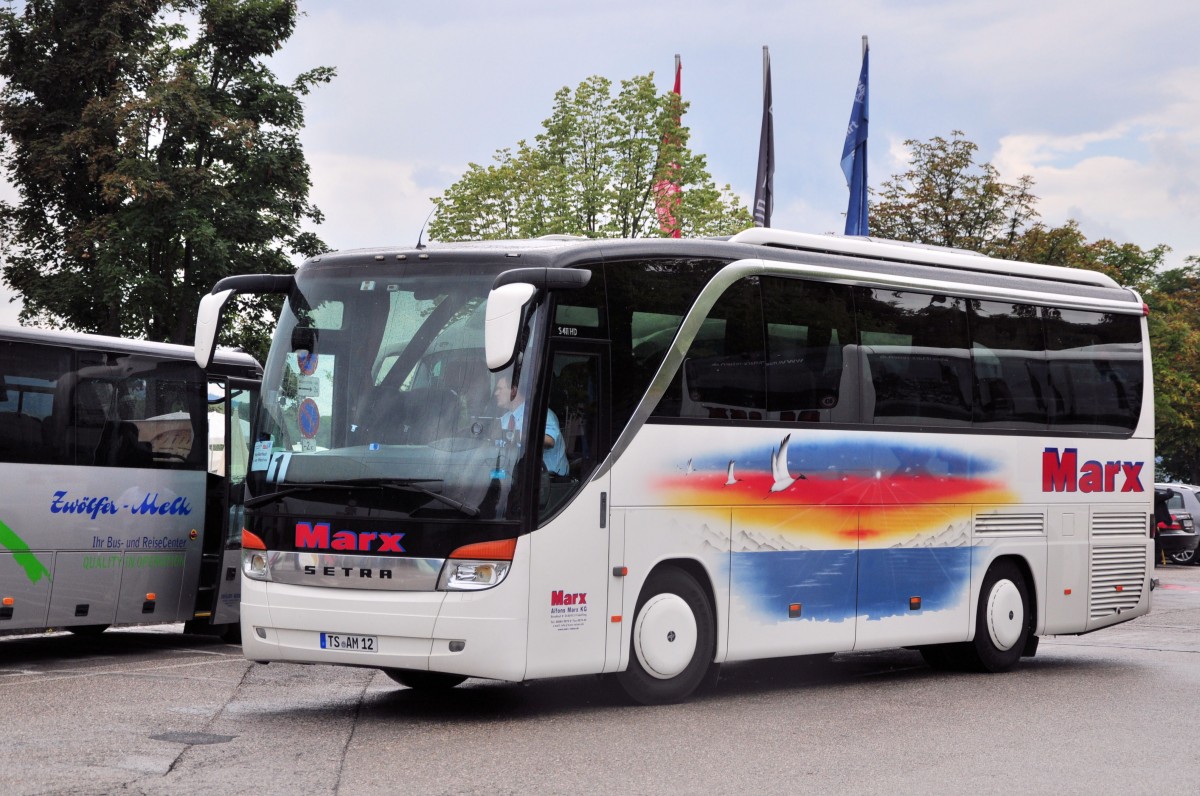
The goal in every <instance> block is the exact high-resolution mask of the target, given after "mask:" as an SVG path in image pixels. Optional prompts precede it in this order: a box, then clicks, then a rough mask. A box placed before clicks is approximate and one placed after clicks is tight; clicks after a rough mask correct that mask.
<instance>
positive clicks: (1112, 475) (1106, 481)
mask: <svg viewBox="0 0 1200 796" xmlns="http://www.w3.org/2000/svg"><path fill="white" fill-rule="evenodd" d="M1144 466H1145V462H1122V461H1107V462H1101V461H1098V460H1095V459H1092V460H1089V461H1086V462H1084V463H1083V465H1082V466H1081V465H1080V464H1079V450H1078V449H1077V448H1066V449H1064V450H1063V451H1062V452H1061V453H1060V452H1059V450H1058V448H1046V449H1045V450H1044V451H1043V452H1042V491H1043V492H1076V491H1079V492H1086V493H1093V492H1116V491H1118V490H1117V476H1118V475H1120V476H1122V478H1123V479H1124V481H1123V483H1122V484H1121V487H1120V491H1121V492H1142V491H1143V490H1144V487H1143V486H1142V467H1144Z"/></svg>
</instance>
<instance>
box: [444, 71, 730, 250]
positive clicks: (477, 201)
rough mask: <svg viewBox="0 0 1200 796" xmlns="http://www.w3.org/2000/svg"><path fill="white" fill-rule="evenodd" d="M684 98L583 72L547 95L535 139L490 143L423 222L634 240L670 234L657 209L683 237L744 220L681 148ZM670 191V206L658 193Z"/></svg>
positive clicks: (465, 230)
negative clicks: (482, 158) (548, 103)
mask: <svg viewBox="0 0 1200 796" xmlns="http://www.w3.org/2000/svg"><path fill="white" fill-rule="evenodd" d="M685 111H686V104H685V103H682V102H680V100H679V97H678V96H677V95H676V94H674V93H671V92H667V93H665V94H661V95H660V94H657V93H656V91H655V88H654V76H653V74H650V75H645V76H639V77H635V78H633V79H632V80H624V81H622V82H621V88H620V91H619V92H617V94H616V96H615V97H614V96H613V94H612V83H611V81H609V80H607V79H605V78H603V77H598V76H595V77H590V78H588V79H587V80H585V81H583V82H582V83H580V84H579V86H578V87H576V89H575V90H574V91H573V92H572V91H571V90H570V89H569V88H566V87H564V88H562V89H560V90H559V91H558V92H557V93H556V94H555V95H554V102H553V106H552V109H551V113H550V117H549V118H548V119H546V120H545V121H544V122H543V123H542V126H543V130H542V132H541V133H539V134H538V135H537V136H535V138H534V142H533V144H529V143H528V142H526V141H520V142H518V143H517V145H516V148H515V151H514V149H512V148H504V149H500V150H497V152H496V154H495V155H494V157H493V160H494V161H495V162H494V163H493V164H492V165H490V166H486V167H484V166H480V165H478V164H476V163H472V164H470V165H469V167H468V169H467V171H466V173H465V174H464V175H463V176H462V177H461V178H460V179H459V181H458V182H456V183H455V184H454V185H452V186H451V187H450V188H449V189H448V190H447V191H446V192H445V194H444V195H442V196H441V197H439V198H436V199H434V200H433V201H434V204H435V205H436V206H437V212H436V215H435V217H434V220H433V221H432V222H431V223H430V225H429V234H430V237H432V238H434V239H437V240H443V241H448V240H473V239H486V238H523V237H537V236H539V235H548V234H573V235H586V236H588V237H593V238H614V237H619V238H637V237H648V236H661V235H668V234H670V231H669V230H670V227H671V225H670V224H668V225H667V226H668V230H667V231H664V230H663V229H662V227H663V224H661V223H660V218H659V215H658V213H657V212H656V207H660V206H661V207H663V208H664V209H666V210H667V211H668V212H669V214H670V215H672V216H673V217H674V218H675V219H676V224H675V226H677V227H678V228H679V229H680V231H681V233H682V234H683V235H684V236H702V235H724V234H732V233H734V232H738V231H740V230H742V229H745V228H746V227H749V226H751V224H752V223H753V222H752V219H751V217H750V214H749V212H748V210H747V209H746V208H745V207H743V206H741V204H740V202H739V200H738V198H737V197H736V196H734V195H733V193H732V191H731V190H730V188H729V186H728V185H726V186H724V187H723V188H718V187H717V186H715V185H714V184H713V181H712V177H711V176H710V175H709V173H708V171H707V165H706V162H705V159H704V157H703V156H702V155H696V154H694V153H692V152H691V151H690V150H689V149H688V147H687V140H688V129H687V128H686V127H684V126H682V125H681V124H680V122H679V120H680V119H681V118H682V115H683V114H684V112H685ZM666 186H678V187H679V189H680V190H679V192H678V193H674V192H673V191H670V190H669V189H668V191H667V193H668V194H669V196H668V201H670V199H671V198H673V199H675V200H677V201H676V202H673V203H671V204H670V205H667V204H665V203H664V202H663V200H662V198H661V197H662V195H663V194H664V187H666Z"/></svg>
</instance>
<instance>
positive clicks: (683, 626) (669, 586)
mask: <svg viewBox="0 0 1200 796" xmlns="http://www.w3.org/2000/svg"><path fill="white" fill-rule="evenodd" d="M715 652H716V629H715V622H714V621H713V609H712V606H711V605H710V604H709V601H708V596H707V595H706V594H705V593H704V589H702V588H701V587H700V584H699V583H697V582H696V579H695V578H693V577H692V576H691V575H689V574H688V573H686V572H684V571H683V570H681V569H677V568H675V567H664V568H662V569H659V570H657V571H656V572H654V573H652V574H651V575H650V577H649V578H648V579H647V580H646V585H645V586H644V587H643V588H642V593H641V596H640V597H639V598H638V602H637V610H636V612H635V614H634V624H633V633H632V636H631V638H630V654H629V667H628V668H627V669H626V670H625V671H624V672H621V673H620V674H618V675H617V680H618V682H620V684H621V687H622V688H624V689H625V693H627V694H628V695H629V696H630V697H631V698H632V699H633V700H635V701H636V702H640V703H642V704H643V705H664V704H670V703H672V702H680V701H682V700H684V699H686V698H687V697H688V696H690V695H691V694H692V692H693V691H695V690H696V687H697V686H699V685H700V683H701V682H702V681H703V680H704V678H705V676H706V675H707V674H708V672H709V667H710V666H711V664H712V662H713V657H714V655H715Z"/></svg>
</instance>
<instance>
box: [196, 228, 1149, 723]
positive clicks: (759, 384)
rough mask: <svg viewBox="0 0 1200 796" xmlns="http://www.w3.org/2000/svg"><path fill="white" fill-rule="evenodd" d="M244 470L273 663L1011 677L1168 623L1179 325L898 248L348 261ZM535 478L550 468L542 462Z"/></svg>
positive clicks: (309, 326)
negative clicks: (1162, 486) (915, 657)
mask: <svg viewBox="0 0 1200 796" xmlns="http://www.w3.org/2000/svg"><path fill="white" fill-rule="evenodd" d="M235 292H281V293H286V295H287V301H286V304H285V306H284V309H283V312H282V315H281V317H280V319H279V325H278V329H277V331H276V335H275V339H274V343H273V345H272V348H271V353H270V357H269V360H268V362H267V365H266V368H265V374H264V385H263V386H264V391H263V401H262V403H261V410H260V412H259V414H258V416H257V419H256V420H255V423H254V426H253V431H252V433H253V437H254V442H253V453H252V456H251V462H250V472H249V474H248V478H247V489H248V495H249V497H248V500H247V523H246V529H247V531H246V533H245V544H244V546H245V548H246V549H245V550H244V558H243V563H244V568H243V573H244V581H243V586H242V615H241V616H242V635H243V646H244V651H245V655H246V656H247V658H249V659H251V660H254V661H297V662H305V663H327V664H345V665H351V666H368V667H377V668H380V669H382V670H384V671H385V672H387V673H388V674H389V675H390V676H391V677H392V678H393V679H395V680H396V681H398V682H400V683H402V684H405V685H409V686H413V687H426V688H436V687H448V686H453V685H456V684H457V683H459V682H461V681H462V680H463V679H465V678H466V677H482V678H494V679H501V680H511V681H520V680H531V679H536V678H544V677H556V676H563V675H579V674H587V673H615V674H616V675H617V677H618V679H619V680H620V682H621V683H622V684H623V686H624V687H625V689H626V690H627V691H628V692H629V694H630V695H631V696H632V697H633V698H634V699H636V700H638V701H641V702H645V703H657V702H669V701H675V700H680V699H683V698H686V697H687V696H688V695H689V694H690V693H691V692H692V691H693V690H694V689H695V688H696V687H697V685H698V684H699V683H701V681H702V680H704V679H705V677H706V675H708V674H710V673H712V672H714V671H715V670H714V667H715V666H716V665H717V664H720V663H722V662H727V661H738V660H746V659H753V658H766V657H775V656H792V655H802V654H810V653H829V652H838V651H849V650H869V649H877V648H887V647H896V646H911V647H917V648H919V649H920V650H921V651H922V652H923V653H924V656H925V658H926V660H928V661H929V663H930V664H932V665H935V666H946V667H955V668H972V669H977V670H984V671H1001V670H1005V669H1008V668H1010V667H1012V666H1013V665H1014V664H1015V663H1016V662H1017V661H1018V659H1019V658H1020V657H1021V656H1029V655H1032V654H1034V652H1035V650H1036V648H1037V642H1038V637H1039V636H1042V635H1052V634H1078V633H1087V632H1090V631H1093V630H1096V629H1098V628H1102V627H1106V626H1108V625H1112V624H1115V623H1117V622H1123V621H1126V620H1129V619H1131V618H1133V617H1136V616H1140V615H1142V614H1145V613H1146V612H1147V611H1148V610H1149V606H1150V593H1149V585H1150V581H1149V575H1150V571H1151V556H1152V551H1153V545H1152V542H1151V539H1150V524H1151V518H1152V514H1153V511H1152V495H1153V490H1152V481H1153V475H1152V469H1153V429H1154V416H1153V405H1154V402H1153V399H1152V395H1151V383H1152V381H1151V371H1150V356H1149V349H1148V346H1147V340H1146V323H1145V313H1146V309H1145V306H1144V304H1143V303H1142V301H1141V299H1140V298H1139V297H1138V296H1137V295H1136V294H1135V293H1134V292H1133V291H1132V290H1129V289H1126V288H1123V287H1121V286H1119V285H1117V284H1116V283H1114V282H1113V281H1112V280H1111V279H1109V278H1108V277H1106V276H1104V275H1101V274H1097V273H1092V272H1088V271H1082V270H1074V269H1066V268H1058V267H1050V266H1040V265H1032V264H1026V263H1017V262H1007V261H997V260H992V259H988V258H985V257H982V256H979V255H974V254H969V253H964V252H959V251H951V250H944V249H933V248H928V247H918V246H912V245H905V244H898V243H891V242H885V241H875V240H868V239H855V238H843V237H834V236H817V235H805V234H799V233H788V232H782V231H777V230H769V229H767V230H764V229H757V230H750V231H747V232H744V233H742V234H740V235H737V236H735V237H733V238H732V239H727V240H632V241H630V240H625V241H600V240H581V239H563V238H551V239H542V240H534V241H511V242H509V241H505V242H487V243H474V244H455V245H444V246H437V245H431V246H429V247H428V248H419V249H411V250H396V249H386V250H385V249H377V250H369V251H352V252H345V253H335V254H328V255H322V256H320V257H316V258H313V259H311V260H309V261H308V262H306V263H304V264H303V265H302V266H301V267H300V268H299V270H298V271H297V273H296V274H295V275H294V277H293V276H285V277H278V276H273V277H253V276H246V277H232V278H230V279H227V280H224V281H222V282H221V283H219V284H218V285H217V286H216V287H215V288H214V290H213V293H212V294H211V295H210V296H208V297H206V299H205V301H204V302H203V305H202V311H201V325H200V327H199V330H198V335H197V346H196V350H197V355H198V357H200V360H201V364H204V356H205V352H206V351H207V350H208V349H209V347H210V346H211V341H212V336H213V334H214V333H215V329H216V327H217V325H218V323H219V308H220V307H221V306H222V304H223V303H224V301H225V300H226V299H227V298H228V297H229V296H230V295H232V294H233V293H235ZM526 453H529V454H530V455H526Z"/></svg>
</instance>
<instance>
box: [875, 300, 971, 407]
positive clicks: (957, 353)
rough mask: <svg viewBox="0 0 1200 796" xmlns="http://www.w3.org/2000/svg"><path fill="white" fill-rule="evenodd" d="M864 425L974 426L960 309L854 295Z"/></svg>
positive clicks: (946, 303) (955, 304)
mask: <svg viewBox="0 0 1200 796" xmlns="http://www.w3.org/2000/svg"><path fill="white" fill-rule="evenodd" d="M855 306H856V308H857V318H858V338H859V355H860V356H859V362H858V364H859V367H860V368H862V371H861V385H860V386H861V389H862V390H863V393H862V401H863V412H864V417H863V420H864V421H865V422H873V423H890V424H899V425H958V424H968V423H970V422H971V407H972V391H971V357H970V344H969V341H968V336H967V318H966V307H965V302H964V301H963V300H962V299H956V298H951V297H949V296H941V295H929V294H925V293H908V292H903V291H895V290H883V289H878V288H875V289H872V288H858V289H856V291H855Z"/></svg>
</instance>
